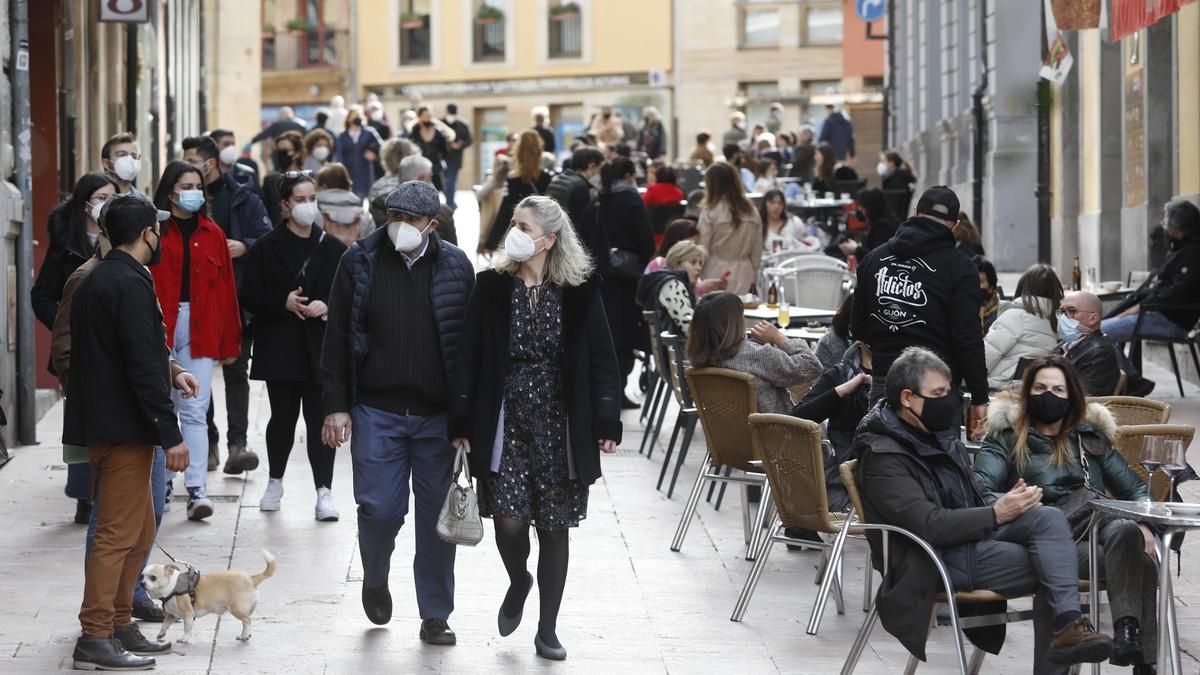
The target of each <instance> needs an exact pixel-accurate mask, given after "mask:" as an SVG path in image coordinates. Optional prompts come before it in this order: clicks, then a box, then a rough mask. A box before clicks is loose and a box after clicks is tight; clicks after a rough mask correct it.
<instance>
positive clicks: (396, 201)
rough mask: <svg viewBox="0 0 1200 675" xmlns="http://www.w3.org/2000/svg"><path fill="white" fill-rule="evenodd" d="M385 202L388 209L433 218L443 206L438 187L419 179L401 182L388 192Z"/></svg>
mask: <svg viewBox="0 0 1200 675" xmlns="http://www.w3.org/2000/svg"><path fill="white" fill-rule="evenodd" d="M385 204H386V206H387V210H388V211H403V212H404V213H411V214H412V215H414V216H425V217H427V218H433V217H434V216H436V215H437V214H438V211H440V210H441V208H442V203H441V201H440V200H439V199H438V191H437V188H435V187H433V185H430V184H429V183H425V182H422V181H419V180H410V181H408V182H405V183H401V184H400V187H398V188H396V189H395V190H392V191H391V192H390V193H388V196H387V201H386V202H385Z"/></svg>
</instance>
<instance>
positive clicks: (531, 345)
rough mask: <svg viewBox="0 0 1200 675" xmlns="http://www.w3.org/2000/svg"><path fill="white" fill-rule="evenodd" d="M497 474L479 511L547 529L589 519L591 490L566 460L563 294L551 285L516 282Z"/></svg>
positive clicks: (489, 482) (484, 486) (490, 479)
mask: <svg viewBox="0 0 1200 675" xmlns="http://www.w3.org/2000/svg"><path fill="white" fill-rule="evenodd" d="M511 316H512V319H511V330H510V338H509V347H508V359H509V365H508V377H507V379H506V380H505V383H504V409H503V420H504V430H503V431H504V433H503V440H502V442H501V457H500V466H499V469H500V470H499V472H493V473H491V474H490V475H489V476H488V480H485V481H481V483H482V484H481V486H480V488H481V489H480V492H481V495H480V496H481V499H480V510H481V512H482V513H483V515H486V516H503V517H505V518H512V519H514V520H519V521H521V522H523V523H528V524H530V525H534V526H536V527H538V528H539V529H543V530H564V529H566V528H568V527H576V526H578V525H579V521H581V520H583V519H584V518H586V517H587V499H588V486H586V485H582V484H580V482H579V481H578V480H573V479H572V478H571V475H570V467H569V465H568V463H567V452H568V450H567V406H566V401H565V399H564V389H563V372H562V362H563V360H562V349H563V340H562V291H561V289H559V288H558V287H557V286H555V285H553V284H552V283H550V282H545V283H543V284H542V285H541V286H538V287H536V288H533V289H529V288H526V287H525V284H524V283H523V282H522V281H521V280H519V279H518V280H517V281H516V283H515V284H514V285H513V295H512V315H511Z"/></svg>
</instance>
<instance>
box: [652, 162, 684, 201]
mask: <svg viewBox="0 0 1200 675" xmlns="http://www.w3.org/2000/svg"><path fill="white" fill-rule="evenodd" d="M675 180H676V178H675V169H674V168H672V167H671V165H670V164H667V163H665V162H655V163H653V164H651V165H650V168H649V169H647V170H646V192H644V193H643V194H642V201H644V202H646V208H650V207H651V206H679V203H680V202H682V201H683V199H684V197H683V190H680V189H679V186H678V185H676V184H675Z"/></svg>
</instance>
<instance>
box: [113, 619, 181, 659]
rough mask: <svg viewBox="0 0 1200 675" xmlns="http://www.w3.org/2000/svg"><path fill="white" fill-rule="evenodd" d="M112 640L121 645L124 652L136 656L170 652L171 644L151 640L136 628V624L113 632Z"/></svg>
mask: <svg viewBox="0 0 1200 675" xmlns="http://www.w3.org/2000/svg"><path fill="white" fill-rule="evenodd" d="M113 639H114V640H117V641H118V642H120V643H121V646H122V647H124V648H125V651H127V652H129V653H130V654H137V655H138V656H153V655H156V654H166V653H167V652H169V651H171V643H170V642H163V641H160V640H151V639H149V638H147V637H146V636H145V635H142V631H141V630H140V629H139V628H138V625H137V624H136V623H131V624H129V625H128V626H123V627H121V628H118V629H116V630H115V631H113Z"/></svg>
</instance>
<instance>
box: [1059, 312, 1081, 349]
mask: <svg viewBox="0 0 1200 675" xmlns="http://www.w3.org/2000/svg"><path fill="white" fill-rule="evenodd" d="M1079 335H1080V331H1079V319H1072V318H1071V317H1069V316H1066V315H1063V316H1060V317H1058V336H1059V337H1060V338H1062V341H1063V342H1073V341H1074V340H1075V338H1077V337H1079Z"/></svg>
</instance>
